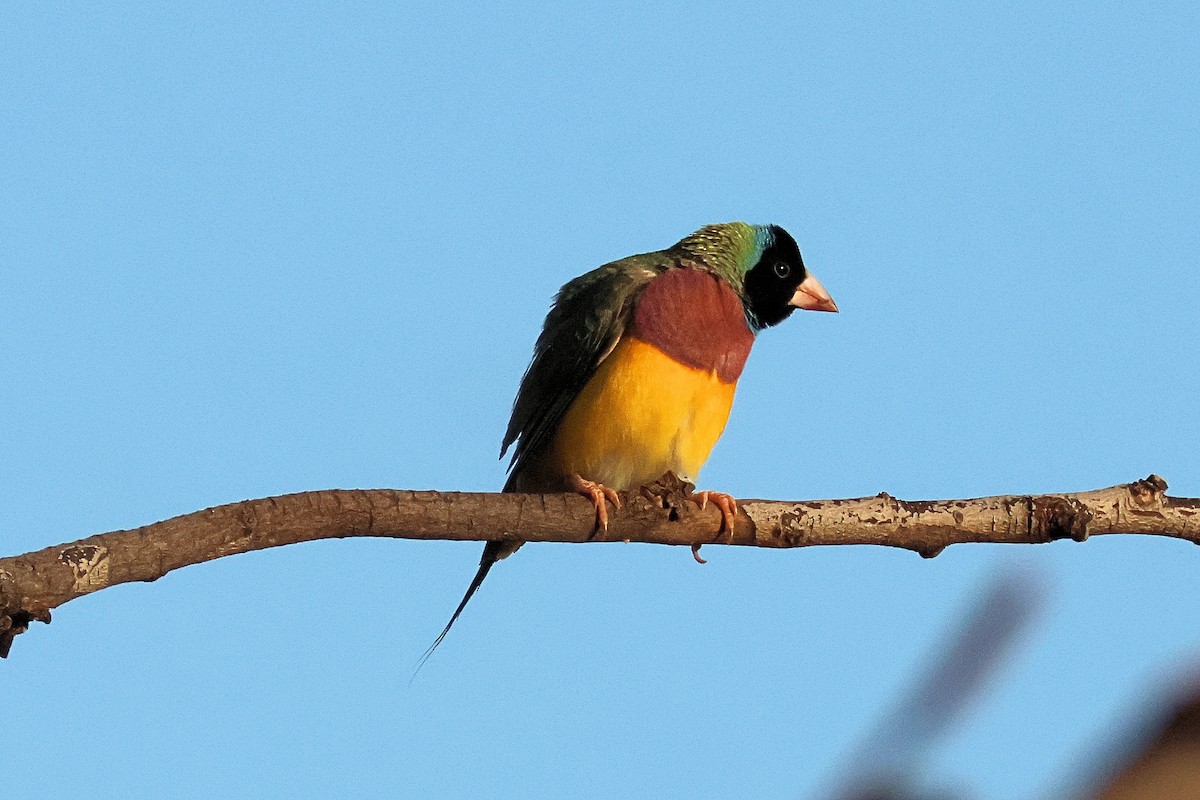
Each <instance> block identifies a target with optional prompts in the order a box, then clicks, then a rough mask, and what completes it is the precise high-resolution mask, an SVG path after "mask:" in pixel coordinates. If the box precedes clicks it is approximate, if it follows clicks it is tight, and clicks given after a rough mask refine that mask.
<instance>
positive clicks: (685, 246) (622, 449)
mask: <svg viewBox="0 0 1200 800" xmlns="http://www.w3.org/2000/svg"><path fill="white" fill-rule="evenodd" d="M796 309H803V310H807V311H832V312H836V311H837V310H838V307H837V304H836V303H834V301H833V299H832V298H831V297H830V295H829V293H828V292H827V291H826V290H825V288H824V287H823V286H822V285H821V282H820V281H818V280H817V279H816V278H815V277H813V276H812V275H811V274H810V273H809V272H808V270H807V269H806V267H805V265H804V260H803V258H802V257H801V255H800V248H799V246H798V245H797V244H796V240H795V239H794V238H792V236H791V234H789V233H788V232H787V231H785V230H784V229H783V228H781V227H779V226H778V225H750V224H747V223H745V222H729V223H721V224H716V225H707V226H705V227H702V228H700V229H699V230H697V231H695V232H694V233H692V234H690V235H688V236H685V237H684V238H683V239H682V240H680V241H679V242H677V243H676V244H674V245H672V246H671V247H668V248H666V249H665V250H658V251H655V252H651V253H641V254H638V255H633V256H629V257H628V258H623V259H620V260H618V261H613V262H611V263H608V264H605V265H603V266H601V267H598V268H596V269H594V270H592V271H591V272H588V273H586V274H584V275H581V276H579V277H578V278H575V279H574V280H571V281H569V282H568V283H567V284H566V285H564V286H563V287H562V289H561V290H559V292H558V294H557V295H556V296H555V299H554V302H553V305H552V307H551V309H550V312H549V314H547V316H546V321H545V323H544V324H543V326H542V331H541V334H540V335H539V336H538V339H537V343H536V344H535V345H534V351H533V359H532V360H531V362H530V364H529V367H528V369H526V371H525V375H524V377H523V378H522V379H521V384H520V388H519V389H518V390H517V396H516V399H515V401H514V402H513V409H512V416H511V418H510V420H509V423H508V429H507V430H506V431H505V434H504V439H503V442H502V444H501V449H500V457H501V458H504V455H505V453H506V452H507V451H508V449H509V448H510V447H512V448H513V455H512V460H511V461H510V463H509V472H508V479H507V481H506V482H505V484H504V489H503V491H505V492H540V493H548V492H578V493H580V494H582V495H583V496H584V497H586V498H588V499H589V500H590V501H591V502H592V505H593V506H594V507H595V509H596V527H597V529H600V530H607V528H608V507H607V504H608V503H611V504H612V505H613V507H614V508H616V509H619V508H620V506H621V501H620V498H619V496H618V495H617V492H620V491H626V490H629V489H636V488H638V487H640V486H644V485H647V484H650V483H652V482H654V481H656V480H657V479H659V478H660V477H662V476H663V475H665V474H666V473H667V472H673V473H675V474H676V475H677V476H678V477H679V478H681V479H683V480H685V481H688V482H691V483H693V484H694V483H695V480H696V478H697V476H698V474H699V471H700V467H701V466H702V465H703V464H704V462H705V461H706V460H707V459H708V455H709V452H710V451H711V450H712V448H713V445H715V444H716V442H717V439H718V438H719V437H720V436H721V433H722V432H723V431H724V429H725V423H726V421H727V420H728V418H729V412H730V409H731V408H732V406H733V396H734V391H735V389H736V387H737V382H738V378H740V377H741V374H742V370H743V368H744V367H745V365H746V359H747V357H748V356H749V355H750V348H751V346H752V345H753V344H754V339H755V337H756V336H757V335H758V334H759V333H760V332H761V331H763V330H765V329H767V328H770V327H772V326H774V325H777V324H779V323H780V322H783V321H784V320H785V319H787V318H788V317H789V316H791V314H792V312H793V311H795V310H796ZM693 499H695V500H696V502H697V503H698V504H699V505H700V506H701V508H704V507H705V506H706V505H707V503H708V502H710V501H711V502H713V504H714V505H716V506H718V507H719V508H720V510H721V514H722V528H723V529H727V530H728V531H729V532H730V533H732V530H733V520H734V516H735V514H736V512H737V505H736V502H735V501H734V500H733V498H732V497H730V496H729V495H727V494H724V493H721V492H709V491H704V492H696V493H695V494H694V495H693ZM522 544H523V542H520V541H512V540H497V541H490V542H487V544H486V545H485V546H484V549H483V556H482V558H481V559H480V562H479V569H478V571H477V572H476V573H475V577H474V579H472V581H471V583H470V585H469V587H468V588H467V591H466V594H465V595H464V597H463V599H462V601H461V602H460V603H459V605H458V608H457V609H455V611H454V613H453V615H451V617H450V621H449V622H448V623H447V624H446V627H445V628H444V629H443V630H442V632H441V634H440V635H439V636H438V637H437V639H436V640H434V642H433V644H432V645H430V647H429V649H428V650H427V651H426V652H425V654H424V656H422V658H421V661H420V662H419V664H418V667H417V668H418V669H420V665H422V664H424V663H425V661H426V660H427V659H428V658H429V656H430V655H432V654H433V651H434V650H436V649H437V647H438V645H440V644H441V643H442V640H443V639H445V638H446V634H448V633H449V632H450V629H451V628H452V627H453V626H454V623H455V622H457V621H458V618H459V616H460V615H461V614H462V612H463V609H464V608H466V606H467V603H468V602H469V601H470V600H471V597H472V596H474V594H475V592H476V591H477V590H478V589H479V586H480V585H481V584H482V583H483V580H484V578H486V577H487V574H488V572H489V571H490V570H491V568H492V566H493V565H495V563H496V562H497V561H499V560H501V559H503V558H507V557H508V556H510V555H512V554H513V553H514V552H516V551H517V549H518V548H519V547H520V546H521V545H522Z"/></svg>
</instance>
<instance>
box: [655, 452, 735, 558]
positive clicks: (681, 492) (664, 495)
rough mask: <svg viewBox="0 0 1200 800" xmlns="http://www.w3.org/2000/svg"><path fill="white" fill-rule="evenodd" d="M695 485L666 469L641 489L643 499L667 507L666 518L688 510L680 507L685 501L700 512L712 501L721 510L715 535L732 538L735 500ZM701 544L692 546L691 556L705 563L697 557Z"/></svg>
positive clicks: (730, 539) (729, 496)
mask: <svg viewBox="0 0 1200 800" xmlns="http://www.w3.org/2000/svg"><path fill="white" fill-rule="evenodd" d="M695 488H696V487H695V486H694V485H693V484H692V483H691V482H689V481H685V480H683V479H682V478H680V477H679V476H678V475H676V474H675V473H674V472H668V473H667V474H665V475H663V476H662V477H661V478H659V479H658V480H657V481H655V482H654V483H651V484H647V485H646V486H643V487H642V489H641V492H642V495H643V496H644V497H646V499H648V500H650V501H651V502H653V503H655V504H656V505H658V506H661V507H662V508H664V509H666V510H667V516H668V519H670V520H672V521H674V520H677V519H680V517H681V516H683V515H685V514H687V513H688V512H687V511H686V509H684V508H683V503H684V502H685V501H687V500H692V501H694V502H695V503H696V505H697V506H699V507H700V510H701V511H703V510H704V509H706V508H708V504H709V503H710V502H711V503H712V504H713V505H715V506H716V507H717V508H719V509H720V510H721V527H720V528H719V529H718V530H717V535H718V537H719V536H720V535H721V534H722V533H724V534H725V541H726V542H731V541H733V528H734V522H735V521H736V519H737V513H738V505H737V500H735V499H733V497H732V496H731V495H727V494H725V493H724V492H697V491H695ZM701 544H702V543H696V544H693V545H692V557H693V558H695V559H696V562H697V563H700V564H707V563H708V562H707V561H705V560H704V559H703V558H701V557H700V545H701Z"/></svg>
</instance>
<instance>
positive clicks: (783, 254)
mask: <svg viewBox="0 0 1200 800" xmlns="http://www.w3.org/2000/svg"><path fill="white" fill-rule="evenodd" d="M675 248H676V249H679V250H682V251H684V252H686V253H687V254H688V255H689V256H691V257H692V258H693V259H695V260H696V261H699V262H700V263H702V264H703V265H704V266H705V267H707V268H708V269H709V270H710V271H711V272H712V273H713V274H715V275H717V276H718V277H720V278H721V279H723V280H724V281H726V282H727V283H728V284H729V285H730V286H732V287H733V288H734V290H736V291H737V293H738V294H739V295H741V298H742V304H743V305H744V306H745V309H746V321H747V322H748V323H749V324H750V328H751V329H752V330H754V331H755V332H758V331H760V330H762V329H763V328H769V327H771V326H772V325H778V324H779V323H780V322H783V321H784V320H785V319H787V318H788V317H789V316H791V313H792V312H793V311H795V310H796V309H797V308H799V309H804V310H806V311H837V310H838V308H837V304H836V303H834V302H833V298H831V297H830V296H829V293H828V292H826V291H825V287H823V286H821V282H820V281H818V280H817V279H816V278H814V277H813V276H812V275H810V274H809V273H808V270H807V269H805V267H804V259H803V258H801V257H800V248H799V247H798V246H797V245H796V240H795V239H793V238H792V235H791V234H790V233H788V232H787V231H785V230H784V229H783V228H781V227H779V226H778V225H748V224H746V223H745V222H725V223H721V224H719V225H706V226H705V227H703V228H701V229H700V230H698V231H696V232H695V233H693V234H691V235H690V236H688V237H686V238H684V239H683V241H681V242H680V243H679V244H677V245H675Z"/></svg>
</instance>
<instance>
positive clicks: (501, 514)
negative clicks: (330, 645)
mask: <svg viewBox="0 0 1200 800" xmlns="http://www.w3.org/2000/svg"><path fill="white" fill-rule="evenodd" d="M1166 489H1167V484H1166V482H1165V481H1164V480H1163V479H1162V478H1160V477H1158V476H1157V475H1151V476H1150V477H1148V478H1145V479H1143V480H1140V481H1137V482H1135V483H1131V484H1121V485H1119V486H1114V487H1112V488H1109V489H1099V490H1097V491H1092V492H1082V493H1078V494H1062V495H1008V496H1002V497H984V498H978V499H971V500H919V501H904V500H897V499H896V498H894V497H891V496H890V495H888V494H886V493H883V494H879V495H876V496H874V497H863V498H857V499H849V500H809V501H789V502H782V501H774V500H744V501H741V502H740V503H739V505H740V512H739V514H738V517H737V524H736V525H735V530H734V531H733V535H732V536H726V535H724V534H722V535H720V536H717V535H716V532H717V530H718V528H719V526H720V513H719V511H717V510H716V509H715V508H712V507H710V508H708V509H707V510H706V511H701V510H699V509H698V508H697V507H696V505H695V504H694V503H692V502H690V500H689V497H690V492H691V486H690V485H689V484H683V483H681V482H679V481H678V480H677V479H674V476H670V475H668V476H664V478H663V480H661V481H659V482H658V483H657V484H655V485H654V487H650V488H643V489H641V490H639V491H634V492H625V493H623V494H622V498H623V500H624V503H623V506H624V507H623V508H622V510H621V511H619V512H616V513H614V514H612V515H611V527H610V528H609V530H608V532H607V533H606V534H603V535H600V536H593V527H594V522H595V513H594V509H593V508H592V506H591V504H590V503H589V502H588V501H586V500H584V499H583V498H582V497H580V496H578V495H575V494H562V495H521V494H485V493H478V494H469V493H460V492H413V491H400V490H393V489H368V490H340V489H334V490H327V491H319V492H301V493H299V494H289V495H283V496H280V497H267V498H263V499H261V500H245V501H242V502H240V503H230V504H228V505H223V506H216V507H215V508H209V509H205V510H204V511H197V512H195V513H192V514H185V515H183V516H180V517H173V518H172V519H168V520H164V521H162V522H156V523H154V524H152V525H146V526H143V527H141V528H135V529H133V530H126V531H113V532H112V533H102V534H98V535H96V536H89V537H88V538H86V539H81V540H79V541H77V542H70V543H67V544H61V545H56V546H54V547H47V548H45V549H44V550H38V551H36V552H33V553H26V554H24V555H20V556H12V557H8V558H0V657H6V656H7V655H8V650H9V647H10V646H11V644H12V640H13V637H15V636H16V635H17V634H19V633H22V632H24V631H25V630H26V629H27V628H28V627H29V624H30V622H31V621H33V620H39V621H41V622H49V621H50V609H52V608H56V607H57V606H60V605H62V604H63V603H66V602H67V601H69V600H73V599H75V598H76V597H81V596H83V595H85V594H90V593H91V592H95V591H98V590H100V589H104V588H106V587H108V586H115V585H116V584H119V583H129V582H131V581H154V580H157V579H158V578H161V577H162V576H163V575H166V574H167V573H168V572H170V571H171V570H174V569H179V568H180V567H186V566H188V565H189V564H199V563H202V562H205V561H211V560H213V559H215V558H221V557H222V556H229V555H234V554H236V553H245V552H249V551H251V550H262V549H265V548H268V547H278V546H280V545H285V544H292V543H295V542H307V541H312V540H314V539H334V538H344V537H348V536H382V537H391V538H402V539H456V540H479V541H483V540H489V539H521V540H525V541H530V542H587V541H597V540H607V541H637V542H649V543H655V544H674V545H691V546H693V547H697V546H699V545H700V544H708V543H725V544H736V545H746V546H753V547H808V546H810V545H830V544H877V545H887V546H890V547H902V548H905V549H908V550H913V551H915V552H917V553H920V554H921V555H922V556H924V557H926V558H932V557H933V556H936V555H937V554H938V553H940V552H941V551H942V550H944V549H945V548H946V547H947V546H949V545H951V544H959V543H964V542H989V543H1041V542H1050V541H1054V540H1056V539H1068V538H1069V539H1075V540H1076V541H1083V540H1084V539H1086V538H1087V537H1088V536H1089V535H1095V534H1107V533H1141V534H1153V535H1158V536H1172V537H1175V538H1178V539H1187V540H1189V541H1192V542H1195V543H1197V544H1200V499H1196V498H1179V497H1167V496H1166V494H1165V492H1166Z"/></svg>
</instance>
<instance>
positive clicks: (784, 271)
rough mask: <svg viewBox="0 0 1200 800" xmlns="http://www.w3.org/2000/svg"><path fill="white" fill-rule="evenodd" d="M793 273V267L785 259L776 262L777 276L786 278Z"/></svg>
mask: <svg viewBox="0 0 1200 800" xmlns="http://www.w3.org/2000/svg"><path fill="white" fill-rule="evenodd" d="M791 274H792V268H791V267H790V266H788V264H787V262H785V261H776V262H775V277H777V278H786V277H787V276H788V275H791Z"/></svg>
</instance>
